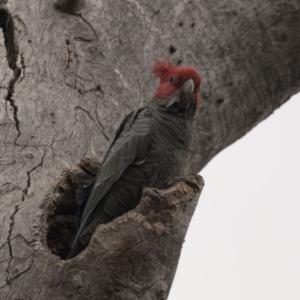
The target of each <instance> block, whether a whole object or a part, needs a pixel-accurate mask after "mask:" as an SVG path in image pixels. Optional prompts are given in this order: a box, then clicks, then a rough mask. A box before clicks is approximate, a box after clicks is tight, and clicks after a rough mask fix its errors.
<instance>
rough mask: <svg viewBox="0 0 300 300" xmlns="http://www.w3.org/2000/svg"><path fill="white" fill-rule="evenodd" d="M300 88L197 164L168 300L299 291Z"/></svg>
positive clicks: (298, 294) (239, 299)
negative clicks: (201, 183) (198, 183)
mask: <svg viewBox="0 0 300 300" xmlns="http://www.w3.org/2000/svg"><path fill="white" fill-rule="evenodd" d="M299 116H300V93H299V94H298V95H296V96H294V97H293V98H292V99H291V100H289V101H288V102H287V103H286V104H284V105H283V106H282V107H281V108H279V109H278V110H276V111H275V112H274V114H273V115H271V116H270V117H269V118H267V119H266V120H265V121H263V122H262V123H260V124H259V125H258V126H257V127H255V128H254V129H253V130H252V131H250V132H249V133H248V134H247V135H246V136H245V137H244V138H242V139H241V140H239V141H237V142H236V143H234V144H233V145H231V146H230V147H228V148H227V149H225V150H224V151H222V152H221V153H219V154H218V155H217V156H216V157H215V158H214V159H213V160H212V161H211V162H210V163H209V164H208V165H207V167H205V169H203V171H201V173H200V174H201V175H202V176H203V177H204V180H205V187H204V190H203V192H202V195H201V197H200V201H199V204H198V206H197V209H196V212H195V214H194V216H193V219H192V222H191V225H190V228H189V231H188V234H187V236H186V239H185V243H184V244H183V250H182V253H181V259H180V262H179V267H178V270H177V273H176V277H175V280H174V282H173V287H172V290H171V293H170V296H169V298H168V299H169V300H184V299H189V300H194V299H195V300H227V299H230V300H285V299H288V300H299V299H300V176H299V175H300V133H299V131H300V130H299V129H300V117H299Z"/></svg>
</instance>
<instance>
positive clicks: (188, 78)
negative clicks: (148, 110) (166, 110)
mask: <svg viewBox="0 0 300 300" xmlns="http://www.w3.org/2000/svg"><path fill="white" fill-rule="evenodd" d="M153 74H154V76H155V77H157V78H159V79H160V84H159V86H158V88H157V90H156V93H155V95H154V98H155V99H170V104H169V106H170V105H172V104H175V103H176V105H177V106H178V107H179V108H180V109H186V108H188V107H190V106H191V105H193V106H194V107H195V108H198V107H199V105H200V98H199V89H200V84H201V77H200V75H199V73H198V72H197V71H196V70H195V69H194V68H193V67H188V66H178V67H176V66H175V65H173V64H172V63H171V62H170V61H169V60H166V61H160V60H157V61H156V62H155V64H154V68H153Z"/></svg>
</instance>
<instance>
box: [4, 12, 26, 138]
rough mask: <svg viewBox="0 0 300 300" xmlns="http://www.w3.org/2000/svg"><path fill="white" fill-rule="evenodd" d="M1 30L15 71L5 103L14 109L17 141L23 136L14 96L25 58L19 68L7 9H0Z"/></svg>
mask: <svg viewBox="0 0 300 300" xmlns="http://www.w3.org/2000/svg"><path fill="white" fill-rule="evenodd" d="M0 28H1V29H2V32H3V35H4V43H5V49H6V57H7V62H8V66H9V68H10V69H11V70H12V71H13V77H12V78H11V80H10V82H9V86H8V87H7V95H6V97H5V101H6V102H9V104H10V106H11V107H12V109H13V117H14V121H15V126H16V130H17V132H18V134H17V138H16V140H15V142H16V141H17V139H18V138H19V136H20V135H21V131H20V122H19V119H18V107H17V105H16V103H15V100H14V99H13V94H14V90H15V83H16V82H17V80H18V79H19V78H20V76H21V74H22V70H23V76H24V69H25V65H24V57H21V64H22V65H23V66H24V67H22V69H21V68H19V66H18V64H17V61H18V53H19V49H18V45H17V42H16V39H15V32H14V23H13V19H12V16H11V14H10V13H9V12H8V10H7V9H6V8H3V7H2V8H0Z"/></svg>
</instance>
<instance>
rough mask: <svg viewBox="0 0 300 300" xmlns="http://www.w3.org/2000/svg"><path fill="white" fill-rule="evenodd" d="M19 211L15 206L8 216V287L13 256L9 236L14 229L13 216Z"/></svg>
mask: <svg viewBox="0 0 300 300" xmlns="http://www.w3.org/2000/svg"><path fill="white" fill-rule="evenodd" d="M18 211H19V205H16V206H15V209H14V212H13V213H12V215H11V216H10V223H9V231H8V235H7V244H8V250H9V255H10V259H9V262H8V265H7V268H6V273H7V276H6V282H7V284H8V285H9V286H10V282H9V280H8V277H9V267H10V263H11V260H12V259H13V254H12V246H11V234H12V231H13V228H14V224H15V215H16V214H17V212H18Z"/></svg>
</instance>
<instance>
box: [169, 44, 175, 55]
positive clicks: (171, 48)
mask: <svg viewBox="0 0 300 300" xmlns="http://www.w3.org/2000/svg"><path fill="white" fill-rule="evenodd" d="M176 50H177V49H176V48H175V47H174V46H173V45H171V46H170V47H169V52H170V54H174V53H175V52H176Z"/></svg>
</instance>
